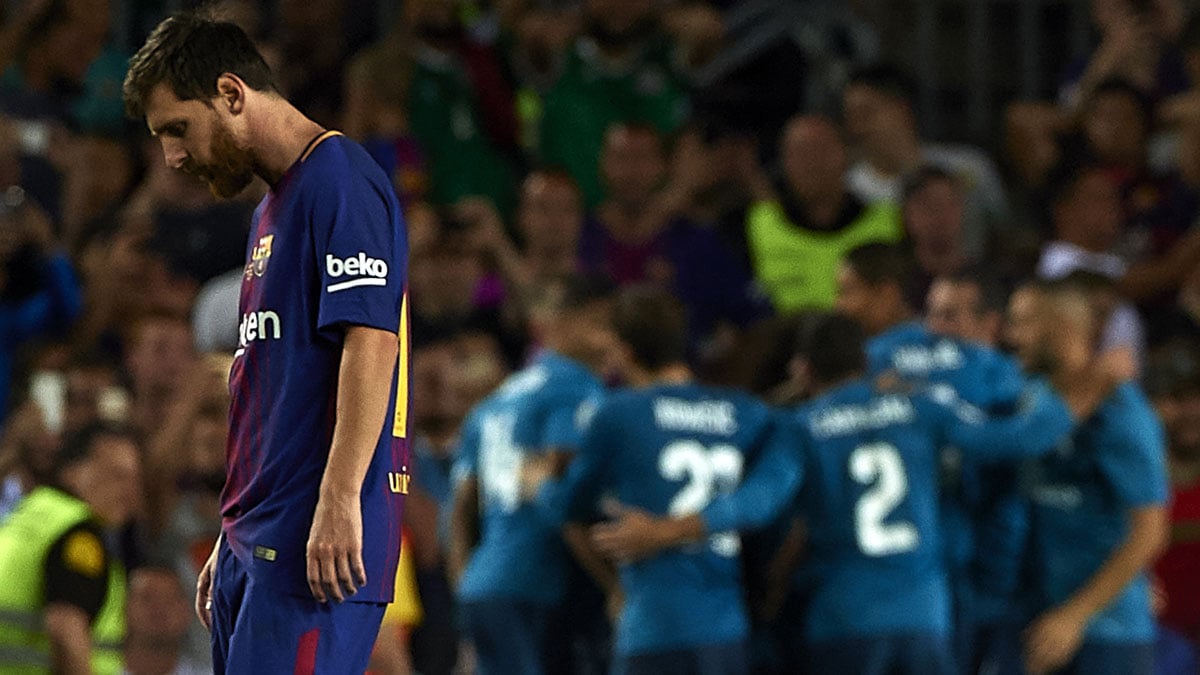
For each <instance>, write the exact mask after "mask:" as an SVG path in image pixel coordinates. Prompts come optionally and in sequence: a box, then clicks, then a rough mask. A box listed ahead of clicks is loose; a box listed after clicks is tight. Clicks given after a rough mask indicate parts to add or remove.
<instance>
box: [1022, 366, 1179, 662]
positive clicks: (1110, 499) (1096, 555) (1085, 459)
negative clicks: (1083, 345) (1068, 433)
mask: <svg viewBox="0 0 1200 675" xmlns="http://www.w3.org/2000/svg"><path fill="white" fill-rule="evenodd" d="M1165 454H1166V453H1165V446H1164V439H1163V432H1162V428H1161V426H1160V424H1159V421H1158V419H1157V417H1156V416H1155V414H1154V410H1153V408H1152V407H1151V406H1150V403H1149V401H1147V400H1146V397H1145V396H1144V395H1143V394H1142V392H1141V390H1140V389H1139V388H1138V387H1137V386H1136V385H1134V384H1131V383H1126V384H1123V385H1121V386H1120V387H1118V388H1117V390H1116V391H1115V392H1114V393H1113V394H1112V395H1110V396H1109V397H1108V399H1106V400H1105V401H1104V403H1103V404H1102V405H1101V406H1100V408H1099V409H1097V411H1096V413H1095V414H1094V415H1093V416H1092V417H1091V418H1090V419H1089V420H1088V421H1087V422H1086V423H1084V424H1083V425H1082V426H1080V427H1079V429H1078V430H1077V431H1076V432H1075V434H1074V436H1073V437H1072V439H1071V442H1069V443H1065V444H1063V445H1062V446H1061V447H1059V449H1058V450H1057V451H1056V452H1052V453H1050V454H1048V455H1046V456H1045V457H1043V458H1041V459H1039V460H1038V461H1037V462H1036V464H1035V465H1034V466H1033V470H1032V471H1031V475H1029V476H1028V479H1029V482H1028V485H1029V487H1030V497H1031V499H1032V502H1033V535H1034V536H1033V551H1032V556H1031V557H1032V559H1033V563H1034V564H1033V570H1032V572H1033V580H1034V582H1035V584H1036V585H1037V586H1039V587H1040V589H1039V590H1040V594H1041V598H1040V602H1039V603H1038V604H1039V606H1040V607H1042V608H1046V607H1051V606H1057V605H1059V604H1060V603H1062V602H1063V601H1065V600H1066V599H1067V598H1068V597H1070V596H1071V595H1072V594H1074V593H1075V592H1076V591H1077V590H1078V588H1079V586H1080V585H1081V584H1082V583H1083V582H1084V581H1085V580H1086V579H1089V578H1091V577H1092V576H1093V575H1094V574H1095V573H1096V571H1097V570H1098V569H1099V568H1100V566H1101V565H1102V564H1103V563H1104V561H1105V560H1107V559H1109V558H1110V557H1111V556H1112V555H1113V552H1114V551H1115V550H1116V549H1117V548H1118V547H1119V546H1120V545H1121V543H1122V542H1123V541H1124V539H1125V537H1126V536H1127V535H1128V532H1129V511H1130V510H1131V509H1134V508H1137V507H1144V506H1153V505H1157V504H1163V503H1164V502H1166V500H1167V479H1166V468H1165ZM1153 631H1154V623H1153V616H1152V613H1151V611H1150V584H1149V579H1148V577H1147V575H1146V574H1145V573H1144V572H1143V573H1141V574H1139V575H1138V576H1137V577H1136V578H1135V579H1134V581H1133V582H1131V583H1130V584H1129V585H1128V586H1126V588H1125V590H1124V591H1123V592H1122V593H1121V594H1120V595H1118V596H1117V598H1116V599H1114V600H1113V601H1112V602H1111V603H1109V605H1108V606H1107V607H1106V608H1105V609H1104V610H1103V611H1101V612H1100V614H1098V615H1097V616H1096V617H1095V618H1094V619H1093V620H1092V622H1091V623H1090V625H1089V627H1088V631H1087V634H1086V637H1085V639H1086V640H1101V641H1121V642H1147V641H1149V640H1151V639H1152V637H1153Z"/></svg>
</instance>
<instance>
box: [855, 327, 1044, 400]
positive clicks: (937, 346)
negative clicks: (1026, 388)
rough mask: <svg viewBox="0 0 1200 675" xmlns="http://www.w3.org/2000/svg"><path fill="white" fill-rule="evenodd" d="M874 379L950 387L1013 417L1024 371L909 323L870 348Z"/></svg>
mask: <svg viewBox="0 0 1200 675" xmlns="http://www.w3.org/2000/svg"><path fill="white" fill-rule="evenodd" d="M867 367H868V373H869V374H870V375H880V374H882V373H884V372H888V371H890V372H892V373H894V374H895V375H896V376H897V377H899V378H900V379H902V380H904V381H906V382H911V383H921V384H931V385H933V384H946V385H949V386H950V387H952V388H953V389H954V391H955V393H957V394H958V396H959V398H961V399H962V400H964V401H966V402H967V403H970V404H971V405H973V406H976V407H978V408H981V409H983V410H986V411H988V412H993V413H995V412H1008V411H1009V410H1010V409H1011V408H1012V407H1013V406H1014V405H1015V404H1016V402H1017V399H1018V398H1020V395H1021V389H1022V387H1023V377H1022V375H1021V370H1020V367H1019V366H1018V365H1017V364H1016V362H1015V361H1013V360H1012V359H1011V358H1009V357H1007V356H1005V355H1004V354H1001V353H1000V352H998V351H996V350H994V349H991V348H989V347H986V346H984V345H977V344H972V343H968V342H964V341H962V340H956V339H953V338H949V337H944V336H940V335H936V334H934V333H932V332H930V331H929V329H927V328H925V327H924V326H923V325H922V324H920V323H918V322H909V323H904V324H901V325H899V326H896V327H894V328H892V329H891V330H889V331H886V332H884V333H882V334H880V335H878V336H876V337H875V338H873V339H872V340H871V341H870V342H868V343H867Z"/></svg>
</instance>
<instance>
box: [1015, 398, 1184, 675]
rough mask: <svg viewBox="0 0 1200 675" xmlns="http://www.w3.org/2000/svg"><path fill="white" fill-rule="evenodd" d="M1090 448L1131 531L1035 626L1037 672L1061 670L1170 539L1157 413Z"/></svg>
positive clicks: (1029, 657) (1031, 662) (1032, 654)
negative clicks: (1096, 622)
mask: <svg viewBox="0 0 1200 675" xmlns="http://www.w3.org/2000/svg"><path fill="white" fill-rule="evenodd" d="M1111 427H1112V428H1110V429H1109V430H1108V433H1107V434H1106V435H1105V436H1103V437H1101V438H1099V439H1098V440H1097V441H1096V445H1095V447H1093V448H1090V450H1091V451H1093V452H1095V453H1096V458H1097V461H1098V463H1099V465H1100V467H1101V470H1102V471H1103V473H1104V474H1105V477H1106V478H1107V481H1108V482H1109V484H1110V485H1111V486H1112V489H1113V492H1114V493H1115V495H1116V496H1117V498H1118V499H1120V500H1121V502H1122V503H1124V504H1126V505H1127V508H1128V514H1129V531H1128V533H1127V534H1126V535H1125V538H1124V540H1122V542H1121V543H1120V544H1119V545H1118V546H1117V547H1116V548H1115V549H1113V552H1112V554H1111V555H1110V556H1109V557H1108V559H1107V560H1105V561H1104V563H1103V564H1102V565H1101V566H1100V568H1099V569H1098V570H1097V571H1096V573H1095V574H1093V575H1092V576H1091V578H1089V579H1088V580H1087V581H1086V582H1084V583H1083V585H1081V586H1080V587H1079V589H1078V590H1076V591H1075V593H1074V594H1073V595H1072V596H1071V597H1070V598H1068V599H1067V600H1066V602H1064V603H1062V604H1061V605H1059V606H1058V607H1055V608H1053V609H1051V610H1050V611H1048V612H1046V613H1045V614H1043V615H1042V616H1041V617H1039V618H1038V619H1037V620H1036V621H1035V622H1034V624H1033V626H1032V627H1031V628H1030V631H1029V638H1028V642H1027V644H1026V663H1027V665H1028V667H1029V670H1030V671H1031V672H1033V673H1038V672H1046V671H1050V670H1054V669H1056V668H1059V667H1061V666H1062V665H1063V664H1065V663H1067V661H1069V660H1070V659H1071V657H1072V656H1073V655H1074V653H1075V651H1076V650H1077V649H1078V648H1079V645H1080V644H1081V643H1082V641H1083V635H1084V632H1085V630H1086V628H1087V624H1088V622H1090V621H1091V620H1092V617H1094V616H1095V615H1096V614H1097V613H1098V612H1099V611H1100V610H1102V609H1103V608H1104V607H1106V606H1107V605H1108V604H1109V603H1110V602H1112V600H1113V598H1115V597H1117V595H1119V594H1120V593H1121V592H1122V591H1123V590H1124V589H1125V588H1126V587H1127V586H1128V585H1129V583H1130V582H1131V581H1133V580H1134V578H1136V577H1137V576H1138V574H1140V573H1142V572H1143V571H1144V570H1146V569H1147V568H1148V567H1149V566H1150V565H1151V564H1153V563H1154V561H1155V559H1157V558H1158V556H1159V555H1160V554H1161V553H1162V552H1163V550H1164V549H1165V548H1166V546H1167V543H1168V541H1169V525H1168V521H1169V519H1168V516H1167V510H1166V502H1167V493H1168V489H1167V479H1166V467H1165V466H1164V464H1165V457H1166V448H1165V447H1164V446H1165V443H1164V441H1163V438H1162V433H1161V428H1160V427H1158V423H1157V421H1156V420H1155V419H1154V417H1153V413H1152V412H1150V411H1149V410H1145V411H1144V412H1142V413H1141V414H1137V413H1135V414H1134V415H1131V416H1130V417H1128V418H1127V419H1122V420H1120V423H1119V424H1112V425H1111Z"/></svg>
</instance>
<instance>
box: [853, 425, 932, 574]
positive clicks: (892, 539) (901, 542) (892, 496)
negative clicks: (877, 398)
mask: <svg viewBox="0 0 1200 675" xmlns="http://www.w3.org/2000/svg"><path fill="white" fill-rule="evenodd" d="M850 476H851V477H852V478H854V480H855V481H857V482H858V483H861V484H863V485H868V486H870V488H869V489H868V490H867V491H866V492H865V493H863V496H862V497H860V498H859V500H858V503H857V504H856V505H855V506H854V531H855V535H856V536H857V538H858V548H859V549H860V550H862V552H863V553H865V554H867V555H869V556H885V555H894V554H897V553H906V552H908V551H911V550H913V549H914V548H916V547H917V544H919V543H920V535H919V533H918V532H917V528H916V526H914V525H913V524H912V523H910V522H908V521H899V522H895V523H884V522H883V521H884V520H885V519H887V517H888V514H890V513H891V512H892V510H893V509H895V508H896V506H897V505H899V504H900V502H902V501H904V497H905V496H907V495H908V476H907V475H906V474H905V472H904V461H903V460H902V459H901V458H900V452H899V451H898V450H896V446H894V445H892V444H891V443H868V444H867V445H861V446H859V447H857V448H855V449H854V452H852V453H850Z"/></svg>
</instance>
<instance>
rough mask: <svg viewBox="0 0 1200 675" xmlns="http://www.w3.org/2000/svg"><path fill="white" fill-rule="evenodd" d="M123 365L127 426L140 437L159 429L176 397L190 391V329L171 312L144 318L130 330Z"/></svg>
mask: <svg viewBox="0 0 1200 675" xmlns="http://www.w3.org/2000/svg"><path fill="white" fill-rule="evenodd" d="M126 337H127V341H126V343H125V350H124V356H125V360H124V365H125V369H126V371H127V372H128V373H129V390H130V393H131V394H132V400H131V402H130V413H129V422H130V424H131V425H132V426H133V427H134V428H135V429H138V430H139V431H140V432H141V433H144V434H148V433H150V432H151V431H152V430H155V429H158V428H160V425H161V424H162V422H163V420H166V419H167V411H168V409H169V408H170V406H171V405H172V404H173V403H174V402H175V401H176V400H177V399H178V397H179V396H180V395H181V394H182V393H184V392H185V391H188V390H190V389H191V386H192V383H190V382H189V381H188V375H189V373H190V372H191V371H192V367H193V365H194V363H195V360H196V357H195V351H194V350H193V348H192V331H191V326H190V325H189V324H188V322H187V320H186V319H185V318H182V317H180V316H178V315H176V314H173V313H170V312H158V313H153V314H146V315H144V316H142V317H140V318H138V319H136V320H135V321H134V322H133V325H132V326H130V327H129V329H128V334H127V336H126Z"/></svg>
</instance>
